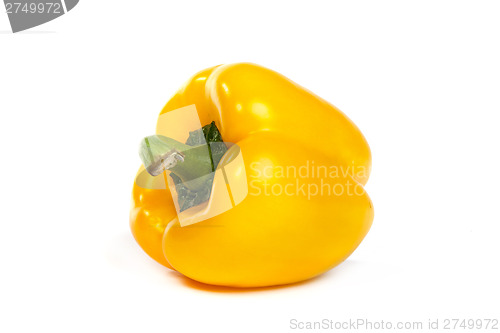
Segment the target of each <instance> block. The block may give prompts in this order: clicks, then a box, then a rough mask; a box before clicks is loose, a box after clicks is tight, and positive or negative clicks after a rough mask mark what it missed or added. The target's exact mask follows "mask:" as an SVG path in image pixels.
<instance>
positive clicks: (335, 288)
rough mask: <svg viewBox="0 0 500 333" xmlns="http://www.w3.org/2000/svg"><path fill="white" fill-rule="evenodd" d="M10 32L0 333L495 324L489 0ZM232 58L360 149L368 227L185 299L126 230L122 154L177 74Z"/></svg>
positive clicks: (194, 14) (498, 104) (119, 6)
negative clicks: (332, 109) (303, 102)
mask: <svg viewBox="0 0 500 333" xmlns="http://www.w3.org/2000/svg"><path fill="white" fill-rule="evenodd" d="M2 10H3V8H2ZM9 29H10V28H9V25H8V20H7V16H6V15H5V14H2V13H0V31H1V32H0V112H1V113H0V114H1V120H0V142H1V148H2V149H1V153H2V155H1V156H2V157H1V160H2V163H1V166H0V170H1V173H2V177H3V179H2V182H1V185H0V188H1V192H0V193H1V194H0V195H1V197H0V204H1V220H0V221H1V222H0V223H1V225H0V226H1V229H0V259H1V261H0V307H1V309H0V331H2V332H9V333H10V332H94V331H97V332H196V331H200V332H258V331H262V332H287V331H298V330H292V329H291V328H290V320H291V319H294V318H295V319H297V320H299V321H319V320H322V319H331V320H334V321H345V320H349V319H357V318H366V319H368V320H372V321H381V320H384V321H393V322H397V321H407V320H408V321H423V322H424V327H425V325H427V321H428V319H429V318H431V319H437V318H439V319H440V320H441V322H440V323H442V321H443V320H444V319H446V318H495V317H496V318H497V319H498V318H499V313H500V311H499V310H500V305H499V296H500V291H499V283H498V281H499V280H500V273H499V259H498V257H499V253H500V251H499V250H500V245H499V242H498V234H499V232H500V227H499V223H500V218H499V199H500V195H499V193H498V186H499V185H500V181H499V176H498V174H499V171H498V170H499V162H500V159H499V148H498V143H499V142H500V134H499V116H498V115H499V112H500V98H499V96H500V94H499V93H500V2H498V1H411V2H410V1H300V2H296V1H274V2H273V1H264V2H260V1H248V2H238V1H213V0H212V1H199V2H194V1H152V0H149V1H146V0H145V1H118V0H108V1H90V0H82V1H81V2H80V4H79V5H78V6H77V7H75V9H73V10H72V11H71V12H69V13H68V14H67V15H65V16H63V17H61V18H59V19H57V20H54V21H52V22H50V23H47V24H45V25H42V26H39V27H37V28H34V29H32V30H30V31H27V32H25V33H19V34H15V35H14V34H11V33H10V32H9ZM240 61H251V62H255V63H258V64H261V65H264V66H267V67H269V68H272V69H274V70H276V71H278V72H280V73H283V74H284V75H286V76H288V77H289V78H291V79H292V80H294V81H295V82H297V83H299V84H301V85H303V86H305V87H307V88H308V89H310V90H312V91H314V92H315V93H317V94H318V95H320V96H322V97H324V98H326V99H327V100H329V101H331V102H332V103H333V104H335V105H336V106H338V107H339V108H340V109H341V110H343V111H344V112H345V113H347V115H348V116H349V117H350V118H351V119H352V120H353V121H354V122H355V123H356V124H357V125H358V126H359V127H360V128H361V130H362V131H363V133H364V134H365V136H366V138H367V139H368V142H369V143H370V145H371V148H372V153H373V171H372V177H371V179H370V181H369V183H368V185H367V187H366V188H367V191H368V193H369V194H370V196H371V197H372V199H373V202H374V205H375V220H374V224H373V227H372V230H371V231H370V233H369V234H368V236H367V237H366V239H365V240H364V242H363V243H362V244H361V246H360V247H359V248H358V250H357V251H356V252H355V253H354V254H353V255H352V256H351V257H350V258H349V259H348V260H347V261H346V262H345V263H343V264H341V265H340V266H338V267H337V268H335V269H334V270H332V271H330V272H329V273H327V274H325V275H323V276H321V277H319V278H317V279H314V280H312V281H309V282H307V283H302V284H299V285H294V286H289V287H282V288H277V289H264V290H251V291H232V290H227V289H223V288H210V287H204V286H202V285H200V284H197V283H194V282H190V281H189V280H187V279H185V278H182V277H180V276H178V275H177V274H175V273H173V272H171V271H168V270H167V269H165V268H163V267H161V266H159V265H158V264H156V263H155V262H154V261H153V260H151V259H149V257H147V256H146V255H145V254H144V253H143V252H142V250H140V248H139V247H138V245H136V244H135V242H134V240H133V238H132V236H131V234H130V231H129V226H128V214H129V204H130V194H131V188H132V183H133V179H134V176H135V173H136V170H137V168H138V166H139V164H140V160H139V157H138V155H137V146H138V142H139V141H140V139H141V138H142V137H144V136H146V135H150V134H152V133H153V131H154V128H155V122H156V117H157V115H158V113H159V111H160V110H161V108H162V107H163V105H164V103H165V102H166V101H167V100H168V98H169V97H170V95H171V94H173V93H174V91H175V90H176V89H177V87H178V86H180V84H182V83H183V82H184V81H185V80H186V79H187V78H188V77H189V76H191V75H192V74H194V73H195V72H197V71H198V70H201V69H203V68H205V67H209V66H213V65H217V64H221V63H231V62H240ZM304 117H307V114H304ZM297 121H300V119H297ZM462 331H463V330H462Z"/></svg>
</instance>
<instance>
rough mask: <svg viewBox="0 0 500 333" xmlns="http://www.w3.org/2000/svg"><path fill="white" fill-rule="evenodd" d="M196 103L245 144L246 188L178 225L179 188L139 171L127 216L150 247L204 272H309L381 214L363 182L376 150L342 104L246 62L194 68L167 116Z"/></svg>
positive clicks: (168, 260) (204, 116)
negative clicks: (219, 207) (155, 182)
mask: <svg viewBox="0 0 500 333" xmlns="http://www.w3.org/2000/svg"><path fill="white" fill-rule="evenodd" d="M189 105H195V106H196V110H197V113H198V117H199V119H200V122H201V125H207V124H210V123H211V122H212V121H213V122H215V125H216V127H217V128H218V130H219V132H220V134H221V136H222V138H223V139H224V141H225V142H232V143H235V144H236V145H237V147H238V148H239V150H240V153H241V154H242V157H243V161H244V167H245V175H244V177H246V183H247V184H248V194H247V195H246V197H245V198H244V199H243V200H242V201H241V202H240V203H239V204H238V205H236V206H234V207H233V208H232V209H229V210H227V211H225V212H224V213H222V214H219V215H216V216H213V217H209V218H207V219H204V220H202V221H201V222H198V223H196V224H192V225H187V226H181V223H180V222H179V218H178V214H179V213H178V210H176V208H175V205H174V203H175V202H174V200H175V193H172V191H171V190H170V189H169V187H166V188H164V189H153V188H145V187H143V186H140V185H139V184H138V182H137V181H136V182H135V183H134V188H133V201H132V209H131V217H130V223H131V229H132V233H133V235H134V237H135V239H136V240H137V242H138V243H139V244H140V246H141V247H142V248H143V249H144V250H145V252H146V253H147V254H149V255H150V256H151V257H152V258H153V259H155V260H156V261H158V262H159V263H160V264H162V265H164V266H166V267H168V268H171V269H175V270H177V271H179V272H180V273H182V274H184V275H185V276H187V277H189V278H191V279H194V280H196V281H199V282H203V283H207V284H213V285H223V286H233V287H262V286H273V285H282V284H289V283H294V282H299V281H303V280H306V279H310V278H312V277H314V276H317V275H319V274H322V273H324V272H326V271H327V270H329V269H331V268H333V267H334V266H336V265H338V264H339V263H340V262H342V261H343V260H345V259H346V258H347V257H348V256H349V255H350V254H351V253H352V252H353V251H354V250H355V249H356V247H357V246H358V245H359V244H360V242H361V241H362V240H363V238H364V237H365V235H366V234H367V232H368V230H369V229H370V226H371V224H372V220H373V206H372V203H371V200H370V198H369V197H368V195H367V194H366V192H365V191H364V190H363V186H364V185H365V184H366V182H367V180H368V177H369V174H370V168H371V154H370V149H369V147H368V144H367V142H366V140H365V138H364V137H363V135H362V134H361V132H360V131H359V129H358V128H357V127H356V125H354V123H353V122H352V121H351V120H349V119H348V118H347V117H346V116H345V115H344V114H343V113H342V112H341V111H340V110H338V109H337V108H336V107H334V106H333V105H331V104H330V103H328V102H326V101H325V100H323V99H322V98H320V97H318V96H316V95H314V94H313V93H311V92H310V91H308V90H306V89H304V88H302V87H301V86H299V85H297V84H295V83H294V82H292V81H290V80H289V79H287V78H286V77H284V76H282V75H280V74H278V73H276V72H274V71H272V70H269V69H266V68H264V67H261V66H258V65H255V64H248V63H241V64H230V65H221V66H216V67H212V68H208V69H206V70H203V71H201V72H199V73H197V74H196V75H195V76H193V77H192V78H191V79H190V80H188V81H187V82H186V83H185V84H184V85H183V86H182V87H181V88H180V89H179V90H178V92H177V93H176V94H175V95H174V96H173V97H172V98H171V99H170V100H169V101H168V103H167V104H166V106H165V107H164V109H163V110H162V111H161V114H160V117H161V115H163V114H165V113H168V112H171V111H173V110H176V109H179V108H183V107H186V106H189ZM160 134H163V135H164V134H165V133H160ZM231 150H232V149H229V151H228V152H227V153H226V155H227V154H230V153H231ZM181 164H182V163H181ZM143 171H144V167H141V169H140V170H139V173H141V172H143ZM233 172H235V171H233ZM230 176H231V175H230ZM232 176H234V177H236V175H232ZM159 177H161V176H159ZM214 186H215V182H214ZM341 190H342V191H341ZM210 196H211V200H214V201H216V200H217V193H216V192H214V191H212V193H211V194H210Z"/></svg>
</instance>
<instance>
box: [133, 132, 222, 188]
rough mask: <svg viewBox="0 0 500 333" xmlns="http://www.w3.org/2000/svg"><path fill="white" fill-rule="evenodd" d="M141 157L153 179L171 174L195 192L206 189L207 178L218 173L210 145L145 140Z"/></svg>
mask: <svg viewBox="0 0 500 333" xmlns="http://www.w3.org/2000/svg"><path fill="white" fill-rule="evenodd" d="M139 155H140V157H141V160H142V163H143V164H144V166H145V168H146V170H147V171H148V172H149V173H150V174H151V175H152V176H158V175H160V174H162V173H163V171H165V170H170V171H172V173H174V174H175V175H176V176H178V177H179V178H180V179H181V180H182V182H183V183H184V184H185V185H186V187H188V188H189V189H191V190H198V189H200V188H201V187H203V186H204V184H205V183H206V179H205V178H206V177H203V176H205V175H208V174H210V173H211V172H212V171H213V169H214V166H213V163H212V157H211V154H210V150H209V148H208V145H206V144H205V145H199V146H194V147H193V146H189V145H186V144H184V143H181V142H179V141H176V140H174V139H171V138H168V137H165V136H162V135H152V136H148V137H146V138H144V139H143V140H142V141H141V145H140V149H139Z"/></svg>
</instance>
